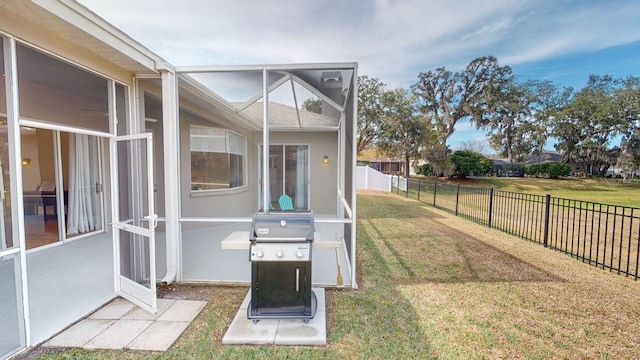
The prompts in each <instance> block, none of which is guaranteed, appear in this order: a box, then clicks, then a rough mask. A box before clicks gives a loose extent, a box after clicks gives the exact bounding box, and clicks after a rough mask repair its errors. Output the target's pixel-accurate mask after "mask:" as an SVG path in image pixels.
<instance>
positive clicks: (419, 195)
mask: <svg viewBox="0 0 640 360" xmlns="http://www.w3.org/2000/svg"><path fill="white" fill-rule="evenodd" d="M418 201H420V179H418Z"/></svg>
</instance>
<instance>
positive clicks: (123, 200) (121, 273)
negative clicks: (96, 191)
mask: <svg viewBox="0 0 640 360" xmlns="http://www.w3.org/2000/svg"><path fill="white" fill-rule="evenodd" d="M110 145H111V146H110V147H109V148H110V163H111V186H112V187H111V189H112V196H111V198H112V204H113V205H112V216H113V244H114V247H113V248H114V252H115V256H114V259H115V266H114V268H115V287H116V293H117V294H118V295H120V296H122V297H123V298H125V299H127V300H129V301H131V302H132V303H134V304H136V305H138V306H140V307H141V308H143V309H145V310H147V311H149V312H151V313H155V312H156V311H157V301H156V272H155V270H156V264H155V226H156V218H157V217H156V215H155V207H154V202H153V200H154V196H153V157H152V154H153V143H152V136H151V134H149V133H143V134H137V135H125V136H119V137H114V138H112V139H111V144H110Z"/></svg>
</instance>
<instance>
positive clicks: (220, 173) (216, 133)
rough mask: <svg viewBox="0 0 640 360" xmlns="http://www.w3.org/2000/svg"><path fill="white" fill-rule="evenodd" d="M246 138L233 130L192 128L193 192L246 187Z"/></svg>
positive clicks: (203, 127) (193, 126)
mask: <svg viewBox="0 0 640 360" xmlns="http://www.w3.org/2000/svg"><path fill="white" fill-rule="evenodd" d="M246 152H247V138H246V137H244V136H242V135H240V134H237V133H235V132H233V131H230V130H224V129H217V128H212V127H205V126H196V125H192V126H191V190H192V191H199V190H217V189H231V188H236V187H241V186H244V185H245V179H244V177H245V163H246V159H245V157H246Z"/></svg>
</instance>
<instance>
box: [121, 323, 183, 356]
mask: <svg viewBox="0 0 640 360" xmlns="http://www.w3.org/2000/svg"><path fill="white" fill-rule="evenodd" d="M189 324H190V322H189V321H155V322H154V323H153V324H151V325H150V326H149V327H148V328H146V329H145V330H144V331H143V332H142V334H140V335H139V336H138V337H137V338H135V339H134V340H133V341H132V342H130V343H129V345H127V348H129V349H132V350H147V351H167V350H168V349H169V348H170V347H171V345H173V343H174V342H175V341H176V340H177V339H178V337H179V336H180V334H182V332H183V331H185V330H186V329H187V327H188V326H189Z"/></svg>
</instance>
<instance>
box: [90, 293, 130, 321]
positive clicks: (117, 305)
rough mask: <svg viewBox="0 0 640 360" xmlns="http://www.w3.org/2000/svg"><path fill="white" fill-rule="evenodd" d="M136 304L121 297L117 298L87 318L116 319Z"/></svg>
mask: <svg viewBox="0 0 640 360" xmlns="http://www.w3.org/2000/svg"><path fill="white" fill-rule="evenodd" d="M135 307H136V306H135V305H134V304H132V303H130V302H128V301H127V300H125V299H123V298H117V299H114V300H113V301H111V302H110V303H108V304H107V305H105V306H103V307H102V308H101V309H99V310H98V311H96V312H94V313H93V314H91V316H89V319H109V320H118V319H120V318H121V317H122V316H124V315H125V314H126V313H128V312H129V311H131V310H132V309H133V308H135Z"/></svg>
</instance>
